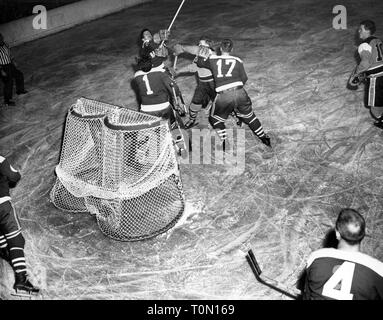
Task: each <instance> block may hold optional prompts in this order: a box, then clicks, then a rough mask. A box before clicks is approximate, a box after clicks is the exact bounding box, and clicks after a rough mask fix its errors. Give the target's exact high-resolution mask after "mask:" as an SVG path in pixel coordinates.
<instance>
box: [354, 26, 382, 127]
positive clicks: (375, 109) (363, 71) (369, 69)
mask: <svg viewBox="0 0 383 320" xmlns="http://www.w3.org/2000/svg"><path fill="white" fill-rule="evenodd" d="M375 31H376V27H375V23H374V22H373V21H371V20H364V21H362V22H361V23H360V26H359V29H358V33H359V38H360V39H361V40H362V43H361V44H360V45H359V47H358V53H359V56H360V59H361V61H360V63H359V65H357V67H356V70H355V74H354V76H353V77H352V79H351V85H355V86H357V85H359V84H360V82H361V80H362V79H365V77H366V89H367V90H366V95H367V97H366V98H367V99H366V100H367V106H368V107H369V108H370V113H371V115H372V116H373V117H374V118H375V119H376V121H375V122H374V125H375V126H377V127H379V128H381V129H383V43H382V41H381V40H380V39H378V38H377V37H375V36H373V34H374V33H375Z"/></svg>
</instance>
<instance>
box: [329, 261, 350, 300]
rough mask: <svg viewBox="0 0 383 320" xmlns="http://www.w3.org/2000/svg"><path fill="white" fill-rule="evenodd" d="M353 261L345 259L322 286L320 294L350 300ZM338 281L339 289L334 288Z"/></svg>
mask: <svg viewBox="0 0 383 320" xmlns="http://www.w3.org/2000/svg"><path fill="white" fill-rule="evenodd" d="M354 270H355V263H352V262H348V261H345V262H343V263H342V265H341V266H340V267H339V268H338V269H337V270H336V271H335V272H334V274H333V275H332V276H331V278H330V279H328V280H327V282H326V283H325V284H324V286H323V291H322V295H324V296H326V297H329V298H333V299H336V300H352V298H353V296H354V295H353V294H352V293H350V291H351V285H352V279H353V277H354ZM339 283H340V289H335V288H336V287H337V285H338V284H339Z"/></svg>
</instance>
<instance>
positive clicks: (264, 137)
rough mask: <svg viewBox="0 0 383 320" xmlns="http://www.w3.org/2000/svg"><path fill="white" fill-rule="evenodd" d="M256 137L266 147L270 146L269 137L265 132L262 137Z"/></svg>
mask: <svg viewBox="0 0 383 320" xmlns="http://www.w3.org/2000/svg"><path fill="white" fill-rule="evenodd" d="M258 138H259V139H260V140H261V141H262V143H263V144H264V145H266V146H268V147H270V148H271V142H270V137H269V136H268V135H267V134H265V135H264V136H262V137H258Z"/></svg>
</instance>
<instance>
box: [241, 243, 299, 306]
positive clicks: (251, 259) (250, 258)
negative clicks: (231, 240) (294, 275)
mask: <svg viewBox="0 0 383 320" xmlns="http://www.w3.org/2000/svg"><path fill="white" fill-rule="evenodd" d="M246 259H247V262H248V263H249V265H250V267H251V270H252V271H253V273H254V275H255V278H256V279H257V280H258V281H259V282H260V283H262V284H263V285H265V286H267V287H269V288H271V289H273V290H275V291H278V292H279V293H282V294H284V295H286V296H288V297H290V298H292V299H294V300H299V296H298V295H295V294H293V293H291V292H289V291H288V290H285V289H282V288H280V284H279V283H278V282H277V281H275V280H272V279H269V278H267V277H265V276H261V273H262V270H261V268H260V267H259V264H258V262H257V259H255V256H254V253H253V251H252V250H251V249H250V250H249V251H248V253H247V255H246Z"/></svg>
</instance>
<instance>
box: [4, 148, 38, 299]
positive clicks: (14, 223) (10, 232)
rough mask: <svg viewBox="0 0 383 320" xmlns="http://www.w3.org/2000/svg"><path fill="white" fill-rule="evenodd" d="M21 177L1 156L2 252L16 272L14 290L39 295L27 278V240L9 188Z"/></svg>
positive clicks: (19, 292) (18, 292) (17, 292)
mask: <svg viewBox="0 0 383 320" xmlns="http://www.w3.org/2000/svg"><path fill="white" fill-rule="evenodd" d="M20 178H21V175H20V173H19V172H18V171H16V170H15V169H14V168H13V167H12V166H11V165H10V163H9V162H8V160H7V159H6V158H4V157H2V156H0V252H1V257H2V258H4V259H6V260H7V261H8V262H9V263H10V264H11V266H12V268H13V270H14V272H15V284H14V286H13V288H14V289H15V291H16V294H25V293H28V294H38V292H39V289H37V288H35V287H34V286H33V285H32V284H31V283H30V282H29V280H28V278H27V266H26V263H25V256H24V244H25V240H24V237H23V235H22V234H21V227H20V223H19V219H18V217H17V215H16V212H15V210H14V208H13V206H12V204H11V197H10V195H9V188H10V187H14V186H15V185H16V183H17V182H18V181H19V180H20Z"/></svg>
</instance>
